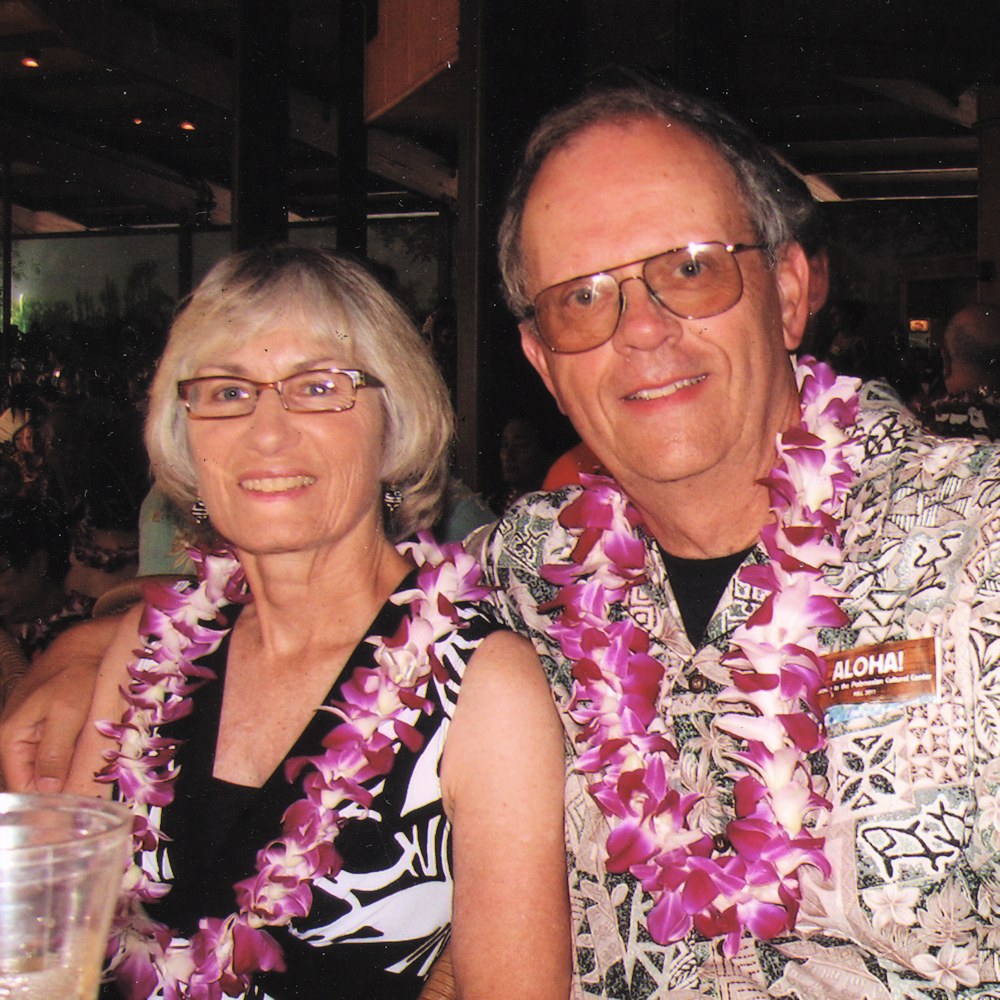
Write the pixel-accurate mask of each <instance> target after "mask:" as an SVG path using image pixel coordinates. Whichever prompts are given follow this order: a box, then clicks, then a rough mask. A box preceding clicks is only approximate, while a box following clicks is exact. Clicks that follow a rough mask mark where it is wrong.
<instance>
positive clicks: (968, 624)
mask: <svg viewBox="0 0 1000 1000" xmlns="http://www.w3.org/2000/svg"><path fill="white" fill-rule="evenodd" d="M799 189H800V185H798V184H797V182H795V181H794V179H793V178H789V177H788V175H787V174H786V172H785V171H784V170H783V169H782V168H781V167H780V165H778V164H777V163H776V162H775V161H774V160H773V158H772V157H771V156H770V155H769V154H768V153H767V152H766V151H765V150H764V149H762V148H761V147H760V145H759V144H758V143H756V141H755V140H753V138H752V137H751V136H749V135H748V133H746V131H745V130H743V129H742V128H741V127H740V126H738V125H736V124H735V123H733V122H732V121H730V120H729V119H728V118H727V117H726V116H725V115H722V114H721V113H719V112H717V111H715V110H714V109H712V108H709V107H706V106H704V105H702V104H700V103H697V102H693V101H691V100H689V99H687V98H684V97H682V96H680V95H677V94H667V93H662V92H659V91H646V90H629V91H616V92H606V93H601V94H596V95H593V96H590V97H585V98H583V99H581V100H580V101H578V102H577V103H575V104H574V105H572V106H571V107H569V108H567V109H564V110H562V111H559V112H556V113H555V114H554V115H552V116H550V117H549V118H547V119H546V120H545V121H543V122H542V124H541V125H540V126H539V128H538V129H537V130H536V133H535V135H534V137H533V138H532V140H531V142H530V144H529V146H528V149H527V152H526V156H525V160H524V164H523V166H522V168H521V171H520V173H519V175H518V177H517V179H516V181H515V184H514V188H513V191H512V194H511V197H510V200H509V203H508V208H507V213H506V217H505V221H504V225H503V229H502V233H501V263H502V270H503V273H504V277H505V282H506V286H507V292H508V298H509V301H510V303H511V306H512V308H513V309H514V311H515V313H516V314H517V316H518V317H519V319H520V331H521V340H522V345H523V347H524V350H525V352H526V354H527V356H528V357H529V359H530V360H531V362H532V363H533V364H534V366H535V367H536V368H537V370H538V372H539V374H540V375H541V377H542V378H543V380H544V381H545V383H546V385H547V386H548V387H549V389H550V390H551V392H552V393H553V395H554V397H555V398H556V400H557V401H558V403H559V405H560V407H561V408H562V409H563V410H564V411H565V412H566V413H567V414H568V416H569V417H570V419H571V420H572V421H573V423H574V425H575V427H576V429H577V431H578V432H579V433H580V435H581V437H582V438H583V440H584V441H585V443H586V444H587V445H588V447H590V448H591V449H592V451H593V452H594V454H595V455H596V456H597V457H598V459H599V460H600V462H601V463H602V466H603V467H604V468H606V469H607V470H609V472H610V474H611V476H612V477H613V478H603V477H596V478H590V479H587V480H585V481H584V485H583V486H582V487H572V488H568V489H565V490H562V491H560V492H556V493H551V494H534V495H532V496H530V497H528V498H526V499H525V500H522V501H521V502H520V503H519V504H517V505H515V506H514V508H512V509H511V510H510V511H509V512H508V513H507V514H506V515H505V517H504V518H503V520H502V521H501V522H500V525H499V526H498V527H497V529H496V530H495V531H494V532H493V533H492V534H491V535H490V537H489V538H488V539H487V540H486V542H485V544H484V552H483V555H484V561H485V564H486V569H487V575H488V577H489V578H490V579H491V580H492V582H493V583H495V584H496V585H497V587H498V590H497V602H498V605H499V607H500V611H501V614H502V615H503V616H504V617H505V618H506V619H507V621H508V622H509V623H510V624H511V625H512V626H513V627H515V628H517V629H518V630H520V631H521V632H523V633H524V634H526V635H528V636H529V637H530V638H531V639H532V640H533V642H534V643H535V645H536V648H537V649H538V650H539V652H540V654H541V655H542V656H543V659H544V661H545V663H546V666H547V669H548V670H549V673H550V677H551V681H552V686H553V691H554V694H555V697H556V699H557V701H558V702H559V704H560V707H561V709H562V714H563V718H564V721H565V725H566V729H567V733H568V735H569V737H570V740H569V745H570V746H571V747H572V755H571V759H570V760H569V762H568V769H567V770H568V781H567V813H566V815H567V834H568V843H569V847H570V850H571V856H572V872H571V884H572V890H573V902H574V916H575V919H576V924H577V927H576V933H577V941H576V944H577V972H578V976H577V982H578V991H579V993H580V994H581V995H585V996H596V997H608V998H628V1000H633V998H645V997H671V998H685V997H717V998H730V1000H736V998H740V1000H751V998H761V1000H762V998H765V997H797V998H799V1000H816V998H818V997H826V998H830V1000H836V998H848V997H849V998H851V1000H859V998H862V997H863V998H885V1000H890V998H891V1000H903V998H915V997H921V998H927V1000H943V998H947V997H956V996H960V997H967V998H971V997H980V998H985V997H998V996H1000V968H998V948H1000V927H998V921H1000V874H998V872H997V860H996V856H997V848H998V845H1000V806H998V799H997V784H998V775H1000V764H998V763H997V759H998V757H1000V672H998V670H997V665H998V659H1000V581H998V579H997V566H996V562H997V555H998V547H1000V541H998V538H997V532H998V526H997V519H996V517H995V516H994V514H993V507H994V505H995V504H996V502H997V501H998V500H1000V454H998V452H997V451H996V450H994V449H993V448H992V447H989V446H985V445H977V444H973V443H971V442H965V441H951V442H947V443H946V442H943V441H941V440H940V439H938V438H934V437H931V436H928V435H926V434H925V433H924V432H922V431H921V429H920V427H919V424H918V423H917V422H916V421H915V420H914V419H913V418H912V417H911V416H910V415H909V414H908V413H907V412H906V411H905V410H904V409H903V408H902V407H901V405H900V404H899V402H898V400H897V399H896V398H895V397H894V396H893V395H892V394H891V393H890V392H889V390H888V389H886V388H885V387H883V386H879V385H877V384H876V385H869V386H865V387H863V388H861V387H859V386H858V385H857V383H856V382H853V381H851V380H843V379H835V378H834V376H833V375H832V373H830V372H828V371H826V370H823V369H820V368H815V367H812V366H810V365H808V364H802V365H799V366H798V368H794V367H793V364H792V362H791V358H790V355H791V353H792V352H794V350H795V349H796V347H797V346H798V343H799V340H800V338H801V335H802V331H803V328H804V325H805V322H806V319H807V314H808V299H809V287H808V283H809V278H808V274H809V268H808V263H807V261H806V259H805V255H804V253H803V251H802V249H801V247H800V246H799V245H798V244H797V243H796V242H795V239H794V234H795V233H796V232H797V231H799V228H800V226H801V223H802V220H803V219H805V218H806V217H807V216H808V213H809V211H810V208H809V206H808V205H807V204H806V203H804V202H803V201H802V200H801V198H800V195H799ZM29 716H30V713H29ZM31 721H32V720H31V719H30V718H28V717H25V716H22V717H21V719H20V721H18V720H15V721H14V722H11V723H8V724H7V726H6V727H5V729H4V731H3V733H0V736H2V742H3V745H4V746H5V747H6V748H7V750H8V752H10V748H11V747H14V746H16V744H17V743H18V734H17V729H16V726H17V725H19V726H20V727H21V737H20V743H21V745H22V746H28V747H29V749H30V744H31V739H30V738H25V737H24V735H23V734H24V728H25V726H27V725H28V723H29V722H31ZM15 723H16V725H15ZM10 759H11V760H12V761H13V760H16V754H12V755H11V756H10ZM48 766H49V765H48V764H47V763H45V762H43V767H48ZM22 773H23V771H22Z"/></svg>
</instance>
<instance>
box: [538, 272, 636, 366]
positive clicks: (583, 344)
mask: <svg viewBox="0 0 1000 1000" xmlns="http://www.w3.org/2000/svg"><path fill="white" fill-rule="evenodd" d="M620 310H621V293H620V291H619V288H618V282H617V281H615V279H614V278H612V277H611V275H610V274H592V275H588V276H587V277H585V278H574V279H572V280H571V281H564V282H563V283H562V284H560V285H553V286H552V287H551V288H546V289H545V290H544V291H542V292H540V293H539V295H538V298H536V299H535V324H536V326H537V329H538V334H539V336H540V337H541V338H542V340H543V341H544V342H545V344H546V346H548V347H550V348H551V349H552V350H554V351H564V352H566V353H573V352H576V351H586V350H589V349H590V348H591V347H596V346H597V345H598V344H603V343H604V341H606V340H607V339H608V338H609V337H610V336H611V334H612V333H614V329H615V326H616V325H617V324H618V315H619V312H620Z"/></svg>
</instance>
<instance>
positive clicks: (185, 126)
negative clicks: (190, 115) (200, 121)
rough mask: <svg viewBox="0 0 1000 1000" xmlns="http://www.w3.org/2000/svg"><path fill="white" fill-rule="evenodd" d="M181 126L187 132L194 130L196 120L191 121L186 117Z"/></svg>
mask: <svg viewBox="0 0 1000 1000" xmlns="http://www.w3.org/2000/svg"><path fill="white" fill-rule="evenodd" d="M181 128H182V129H183V130H184V131H185V132H193V131H194V130H195V125H194V122H189V121H188V120H187V119H186V118H185V119H184V121H182V122H181Z"/></svg>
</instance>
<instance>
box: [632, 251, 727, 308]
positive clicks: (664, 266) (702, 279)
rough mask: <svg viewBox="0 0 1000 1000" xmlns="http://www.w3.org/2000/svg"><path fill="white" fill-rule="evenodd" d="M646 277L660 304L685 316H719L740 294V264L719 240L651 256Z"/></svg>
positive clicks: (647, 263) (646, 268)
mask: <svg viewBox="0 0 1000 1000" xmlns="http://www.w3.org/2000/svg"><path fill="white" fill-rule="evenodd" d="M645 278H646V284H647V285H648V287H649V289H650V291H651V292H652V293H653V294H654V295H655V296H656V297H657V299H659V301H660V304H661V305H664V306H666V307H667V309H669V310H670V311H671V312H672V313H676V314H677V315H678V316H683V317H685V318H686V319H705V318H706V317H708V316H718V315H719V313H723V312H725V311H726V310H727V309H730V308H732V307H733V306H734V305H736V303H737V302H739V300H740V296H741V295H742V294H743V277H742V275H741V274H740V267H739V264H738V263H737V261H736V258H735V256H734V255H733V254H732V253H730V252H729V251H728V250H727V249H726V248H725V247H724V246H722V245H721V244H720V243H701V244H692V245H691V246H690V247H682V248H681V249H679V250H671V251H670V252H669V253H663V254H660V255H659V256H658V257H652V258H650V259H649V260H648V261H647V262H646V267H645Z"/></svg>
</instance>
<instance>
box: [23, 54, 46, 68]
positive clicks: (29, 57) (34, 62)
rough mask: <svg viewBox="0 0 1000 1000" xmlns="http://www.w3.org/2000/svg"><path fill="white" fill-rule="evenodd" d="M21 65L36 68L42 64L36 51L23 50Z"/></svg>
mask: <svg viewBox="0 0 1000 1000" xmlns="http://www.w3.org/2000/svg"><path fill="white" fill-rule="evenodd" d="M21 65H22V66H24V67H26V68H27V69H38V68H39V67H40V66H41V65H42V63H41V57H40V56H39V54H38V53H37V52H25V53H24V55H23V56H21Z"/></svg>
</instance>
